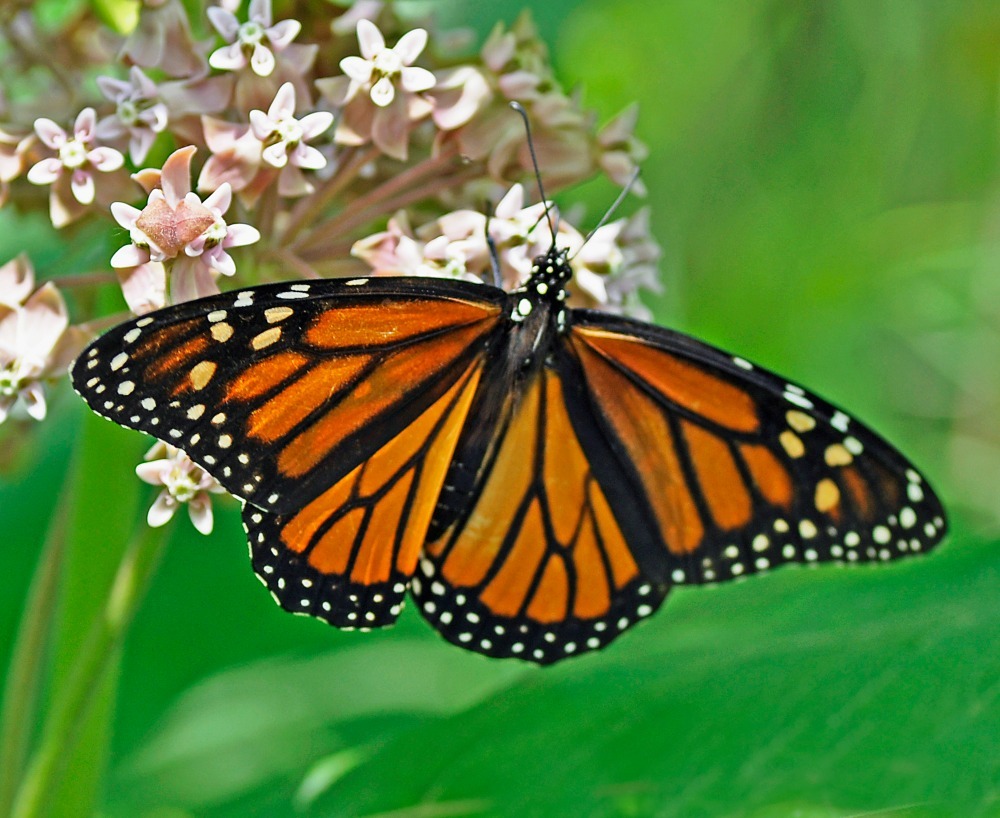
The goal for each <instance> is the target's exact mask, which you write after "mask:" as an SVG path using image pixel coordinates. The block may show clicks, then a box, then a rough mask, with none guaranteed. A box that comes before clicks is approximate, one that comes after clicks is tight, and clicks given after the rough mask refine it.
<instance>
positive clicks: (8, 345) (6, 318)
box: [0, 305, 21, 358]
mask: <svg viewBox="0 0 1000 818" xmlns="http://www.w3.org/2000/svg"><path fill="white" fill-rule="evenodd" d="M20 312H21V311H20V310H19V309H17V307H5V306H3V305H0V352H4V353H6V354H7V357H8V358H17V357H18V355H20V350H19V349H18V346H17V327H18V324H19V323H20V317H19V316H20Z"/></svg>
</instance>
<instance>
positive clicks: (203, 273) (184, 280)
mask: <svg viewBox="0 0 1000 818" xmlns="http://www.w3.org/2000/svg"><path fill="white" fill-rule="evenodd" d="M218 292H219V286H218V284H216V283H215V276H214V275H212V270H211V269H210V268H209V266H208V264H206V263H205V262H204V261H203V260H202V257H201V256H198V257H197V258H186V257H181V258H178V259H177V261H176V262H174V266H173V269H172V270H171V272H170V300H171V302H172V303H174V304H181V303H183V302H185V301H194V300H195V299H196V298H202V297H204V296H206V295H215V294H217V293H218Z"/></svg>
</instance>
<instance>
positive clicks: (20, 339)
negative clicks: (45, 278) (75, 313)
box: [17, 281, 69, 360]
mask: <svg viewBox="0 0 1000 818" xmlns="http://www.w3.org/2000/svg"><path fill="white" fill-rule="evenodd" d="M68 326H69V316H68V315H67V313H66V302H65V301H63V297H62V295H60V293H59V290H57V289H56V286H55V284H53V283H52V282H51V281H49V282H48V283H46V284H43V285H42V286H41V287H39V288H38V289H37V290H36V291H35V292H34V294H33V295H32V296H31V297H30V298H29V299H28V300H27V301H25V302H24V307H23V308H22V309H20V310H18V322H17V343H18V347H19V348H20V349H21V351H22V353H24V354H26V355H29V356H31V357H32V358H35V359H38V360H44V359H45V358H47V357H48V355H49V353H50V352H51V351H52V350H53V349H54V348H55V346H56V344H57V343H58V342H59V338H60V336H61V335H62V334H63V333H64V332H65V331H66V327H68Z"/></svg>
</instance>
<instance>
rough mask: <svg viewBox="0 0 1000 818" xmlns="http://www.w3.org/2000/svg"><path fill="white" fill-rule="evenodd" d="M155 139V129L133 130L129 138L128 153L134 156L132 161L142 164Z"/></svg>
mask: <svg viewBox="0 0 1000 818" xmlns="http://www.w3.org/2000/svg"><path fill="white" fill-rule="evenodd" d="M155 141H156V134H155V133H154V132H153V131H150V130H146V129H145V128H143V129H141V130H140V129H135V130H133V131H132V133H131V134H130V136H129V140H128V155H129V156H130V157H132V161H133V162H135V164H137V165H140V164H142V163H143V162H144V161H145V160H146V156H147V155H148V154H149V149H150V148H152V147H153V143H154V142H155Z"/></svg>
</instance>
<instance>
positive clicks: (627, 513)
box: [561, 311, 945, 583]
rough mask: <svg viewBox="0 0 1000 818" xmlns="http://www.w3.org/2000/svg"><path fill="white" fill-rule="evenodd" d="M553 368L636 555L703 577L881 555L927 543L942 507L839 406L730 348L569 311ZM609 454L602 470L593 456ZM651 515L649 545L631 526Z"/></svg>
mask: <svg viewBox="0 0 1000 818" xmlns="http://www.w3.org/2000/svg"><path fill="white" fill-rule="evenodd" d="M567 351H568V353H569V354H567V355H564V356H562V358H561V361H562V364H561V365H562V371H563V376H564V379H565V380H567V381H568V382H570V383H573V384H574V385H575V387H576V388H577V390H578V392H579V395H580V398H581V400H580V401H579V402H578V404H576V405H578V406H579V405H582V404H583V403H584V401H585V402H586V404H587V405H588V409H589V411H581V412H579V413H578V414H577V415H576V416H575V417H574V420H575V421H576V422H577V423H578V424H579V425H581V426H589V427H591V428H592V429H593V430H594V431H595V432H596V434H595V435H592V436H591V437H592V439H594V440H596V441H598V442H599V443H600V444H601V445H599V446H594V447H593V448H592V450H591V451H589V452H588V454H589V456H590V458H591V462H594V463H595V464H596V465H597V471H598V479H599V480H602V481H608V480H617V479H620V478H621V475H622V474H624V475H626V476H627V484H628V496H629V498H630V502H628V503H627V504H622V505H621V506H617V507H616V513H617V514H618V517H619V521H620V523H621V524H622V526H623V527H624V528H625V529H626V531H627V532H628V533H627V536H628V537H629V541H630V542H637V543H638V544H639V545H638V547H637V549H636V551H637V554H636V556H637V559H639V561H640V563H641V565H642V567H643V570H644V571H646V572H647V573H648V574H649V575H650V576H652V577H655V578H656V579H659V580H665V579H669V580H670V581H671V582H673V583H702V582H716V581H720V580H726V579H731V578H735V577H739V576H743V575H745V574H749V573H754V572H758V571H764V570H767V569H769V568H772V567H774V566H777V565H779V564H782V563H786V562H803V563H816V562H824V561H844V562H864V561H884V560H891V559H895V558H897V557H902V556H906V555H908V554H910V553H914V552H918V551H926V550H928V549H929V548H931V547H933V546H934V545H936V544H937V543H938V542H939V541H940V540H941V538H942V537H943V536H944V532H945V520H944V511H943V509H942V507H941V504H940V502H939V501H938V499H937V497H936V496H935V495H934V493H933V491H932V490H931V489H930V487H929V486H928V485H927V482H926V481H925V480H924V478H923V477H922V476H921V475H920V474H919V472H918V471H917V470H916V469H915V468H914V467H913V466H912V464H910V463H909V462H908V461H907V460H906V459H905V458H904V457H903V456H902V455H901V454H900V453H899V452H898V451H896V450H895V449H894V448H893V447H892V446H891V445H890V444H888V443H887V442H886V441H885V440H883V439H882V438H881V437H879V436H878V435H877V434H875V433H874V432H873V431H871V430H870V429H869V428H867V427H866V426H864V425H863V424H862V423H860V422H859V421H857V420H855V419H854V418H851V417H849V416H848V415H847V414H845V413H844V412H843V411H841V410H840V409H838V408H836V407H835V406H833V405H831V404H829V403H827V402H826V401H824V400H822V399H821V398H819V397H817V396H816V395H812V394H810V393H808V392H806V391H805V390H804V389H802V388H801V387H799V386H797V385H796V384H792V383H789V382H788V381H785V380H783V379H781V378H779V377H778V376H776V375H774V374H772V373H769V372H767V371H765V370H763V369H760V368H758V367H756V366H754V365H752V364H750V363H749V362H747V361H745V360H744V359H742V358H738V357H734V356H731V355H728V354H726V353H724V352H722V351H720V350H718V349H715V348H713V347H711V346H709V345H707V344H704V343H701V342H699V341H696V340H695V339H693V338H690V337H688V336H685V335H681V334H679V333H675V332H671V331H669V330H665V329H662V328H659V327H654V326H651V325H648V324H643V323H640V322H636V321H630V320H628V319H624V318H618V317H614V316H609V315H606V314H603V313H597V312H587V311H580V312H578V313H576V314H575V315H574V325H573V328H572V331H571V332H570V334H569V336H568V342H567ZM605 460H607V461H613V462H614V463H615V468H614V469H609V470H608V473H607V474H603V475H602V473H601V469H600V464H601V463H602V462H605ZM637 529H638V530H642V531H650V530H651V531H654V532H656V539H657V540H658V542H657V543H656V545H655V547H652V548H651V547H650V545H649V543H648V541H643V540H641V539H640V538H639V537H638V536H637V535H636V534H634V533H633V532H634V531H636V530H637Z"/></svg>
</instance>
